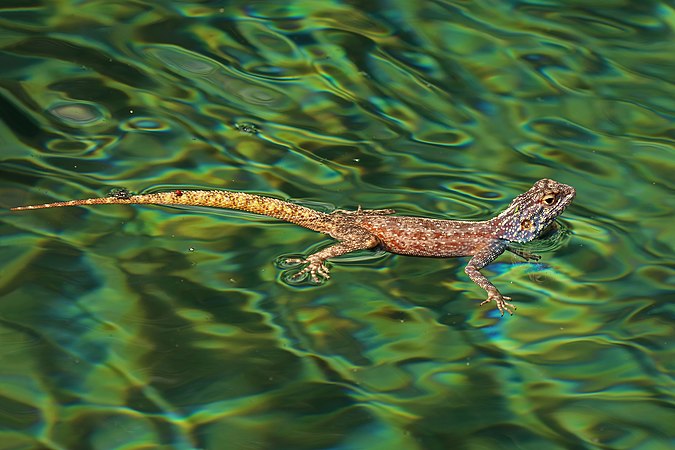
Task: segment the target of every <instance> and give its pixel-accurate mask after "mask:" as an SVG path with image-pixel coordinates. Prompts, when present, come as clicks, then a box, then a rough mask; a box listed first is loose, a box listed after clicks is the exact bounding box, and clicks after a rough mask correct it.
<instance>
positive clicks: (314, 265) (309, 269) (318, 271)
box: [286, 258, 330, 283]
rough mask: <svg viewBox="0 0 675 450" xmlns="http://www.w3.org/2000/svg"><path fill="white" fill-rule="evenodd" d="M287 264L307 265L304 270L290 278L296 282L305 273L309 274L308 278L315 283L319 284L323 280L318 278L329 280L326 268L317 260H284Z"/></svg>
mask: <svg viewBox="0 0 675 450" xmlns="http://www.w3.org/2000/svg"><path fill="white" fill-rule="evenodd" d="M286 263H287V264H307V266H305V268H304V269H302V270H301V271H300V272H298V273H296V274H295V275H293V276H291V278H292V279H294V280H297V279H298V278H300V277H302V276H303V275H305V274H306V273H308V274H309V276H310V277H311V278H312V281H314V282H315V283H321V282H322V281H323V280H322V279H321V278H320V277H323V278H324V279H326V280H327V279H329V278H330V273H329V271H328V267H326V265H325V264H324V262H323V261H322V260H317V259H309V258H308V259H300V258H289V259H287V260H286Z"/></svg>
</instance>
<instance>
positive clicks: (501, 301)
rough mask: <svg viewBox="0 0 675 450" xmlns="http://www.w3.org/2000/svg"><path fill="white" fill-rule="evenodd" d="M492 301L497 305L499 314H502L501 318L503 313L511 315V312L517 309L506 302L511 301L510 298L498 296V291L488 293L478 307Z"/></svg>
mask: <svg viewBox="0 0 675 450" xmlns="http://www.w3.org/2000/svg"><path fill="white" fill-rule="evenodd" d="M493 300H494V302H495V303H496V304H497V309H498V310H499V312H500V313H502V317H503V316H504V311H506V312H508V313H509V314H511V315H513V311H512V310H516V309H517V308H516V305H513V304H511V303H509V302H508V301H507V300H511V297H505V296H503V295H502V294H500V293H499V291H496V292H488V298H487V300H484V301H482V302H481V304H480V305H479V306H483V305H484V304H486V303H490V302H491V301H493Z"/></svg>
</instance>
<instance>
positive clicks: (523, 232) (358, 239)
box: [11, 179, 576, 316]
mask: <svg viewBox="0 0 675 450" xmlns="http://www.w3.org/2000/svg"><path fill="white" fill-rule="evenodd" d="M575 196H576V191H575V189H574V188H573V187H572V186H568V185H566V184H562V183H559V182H557V181H554V180H550V179H541V180H539V181H537V182H536V183H534V185H533V186H532V187H531V188H530V189H529V190H528V191H526V192H525V193H523V194H520V195H518V196H517V197H516V198H514V199H513V200H512V201H511V203H510V204H509V206H508V207H507V208H506V209H505V210H504V211H502V212H501V213H500V214H499V215H497V216H496V217H493V218H492V219H489V220H483V221H464V220H445V219H433V218H425V217H415V216H399V215H395V211H394V210H391V209H374V210H372V209H361V207H359V208H358V209H357V210H355V211H347V210H342V209H336V210H334V211H332V212H330V213H325V212H321V211H317V210H315V209H312V208H308V207H305V206H302V205H299V204H296V203H292V202H289V201H284V200H280V199H277V198H273V197H266V196H262V195H257V194H249V193H246V192H237V191H226V190H173V191H167V192H156V193H149V194H139V195H132V194H130V193H129V192H128V191H126V190H118V191H115V192H112V193H111V194H110V195H109V196H108V197H99V198H90V199H84V200H69V201H61V202H54V203H44V204H39V205H30V206H18V207H14V208H11V210H13V211H23V210H33V209H42V208H55V207H63V206H84V205H101V204H153V205H190V206H207V207H214V208H226V209H234V210H242V211H248V212H252V213H256V214H261V215H265V216H269V217H273V218H276V219H280V220H282V221H285V222H290V223H293V224H296V225H300V226H302V227H305V228H308V229H310V230H313V231H317V232H319V233H323V234H326V235H328V236H330V237H332V238H333V239H335V240H337V242H336V243H334V244H332V245H331V246H329V247H326V248H324V249H322V250H319V251H317V252H315V253H313V254H310V255H308V256H306V257H305V258H290V259H287V260H286V262H287V263H289V264H298V265H304V267H303V268H302V269H301V270H299V271H298V272H297V273H296V274H295V275H294V277H296V278H297V277H303V276H305V277H306V276H309V277H310V278H311V279H312V280H313V281H314V282H316V283H320V282H322V281H323V280H324V279H328V278H330V273H329V269H328V266H327V265H326V261H327V260H328V259H330V258H334V257H336V256H340V255H344V254H346V253H350V252H354V251H357V250H365V249H375V248H379V249H382V250H385V251H387V252H390V253H394V254H399V255H409V256H428V257H440V258H449V257H462V256H470V257H471V258H470V260H469V262H468V263H467V265H466V267H465V269H464V271H465V273H466V274H467V275H468V276H469V278H470V279H471V280H472V281H473V282H474V283H475V284H477V285H478V286H479V287H481V288H482V289H483V290H485V291H486V292H487V299H486V300H485V301H483V302H482V303H480V306H482V305H484V304H486V303H490V302H493V301H494V302H495V304H496V306H497V309H498V310H499V312H500V313H501V315H502V316H503V315H504V312H505V311H506V312H508V313H509V314H511V315H512V314H513V310H515V309H516V307H515V306H514V305H513V304H511V303H509V300H511V298H510V297H506V296H504V295H502V293H501V292H500V291H499V290H498V289H497V287H496V286H495V285H494V284H492V283H491V282H490V281H489V280H488V279H487V278H486V277H485V276H484V275H483V274H482V273H481V272H480V269H482V268H483V267H485V266H486V265H487V264H489V263H491V262H492V261H493V260H495V259H496V258H497V257H498V256H499V255H501V254H502V253H504V252H505V251H510V252H512V253H514V254H516V255H518V256H520V257H522V258H524V259H525V260H538V259H539V256H538V255H534V254H531V253H527V252H524V251H521V250H519V249H516V248H514V247H513V246H512V245H511V244H512V243H525V242H529V241H531V240H533V239H536V238H537V237H539V236H540V235H541V234H542V233H543V232H544V231H545V230H546V229H547V228H548V227H549V226H550V225H551V224H552V223H553V222H554V221H555V219H556V218H557V217H558V216H559V215H560V214H562V212H563V211H564V210H565V208H567V206H569V205H570V203H572V200H574V197H575Z"/></svg>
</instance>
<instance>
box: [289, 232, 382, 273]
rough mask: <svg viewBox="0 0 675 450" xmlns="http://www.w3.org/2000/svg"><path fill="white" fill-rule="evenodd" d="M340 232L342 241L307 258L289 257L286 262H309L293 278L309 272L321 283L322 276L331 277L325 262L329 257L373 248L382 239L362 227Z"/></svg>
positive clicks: (339, 237)
mask: <svg viewBox="0 0 675 450" xmlns="http://www.w3.org/2000/svg"><path fill="white" fill-rule="evenodd" d="M340 234H341V235H340V236H338V239H340V242H338V243H337V244H334V245H331V246H330V247H328V248H324V249H323V250H320V251H318V252H316V253H313V254H311V255H309V256H308V257H307V258H305V259H301V258H290V259H287V260H286V262H287V263H289V264H307V265H306V266H305V267H304V268H303V269H302V270H301V271H300V272H298V273H296V274H295V275H293V277H292V278H294V279H297V278H299V277H301V276H303V275H304V274H306V273H309V275H310V277H311V278H312V280H313V281H314V282H315V283H320V282H321V278H320V277H323V278H325V279H328V278H330V273H329V270H328V267H327V266H326V264H325V262H326V260H327V259H329V258H334V257H336V256H340V255H344V254H345V253H350V252H353V251H356V250H365V249H368V248H373V247H376V246H377V245H378V244H379V243H380V241H379V240H378V239H377V238H376V237H375V236H373V235H372V234H370V233H368V232H367V231H365V230H363V229H361V228H350V229H348V230H344V232H342V233H340Z"/></svg>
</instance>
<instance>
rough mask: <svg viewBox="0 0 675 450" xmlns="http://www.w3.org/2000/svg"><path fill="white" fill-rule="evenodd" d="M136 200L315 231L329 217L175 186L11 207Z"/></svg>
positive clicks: (260, 200) (269, 200)
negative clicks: (234, 213)
mask: <svg viewBox="0 0 675 450" xmlns="http://www.w3.org/2000/svg"><path fill="white" fill-rule="evenodd" d="M138 204H152V205H189V206H209V207H213V208H225V209H236V210H240V211H248V212H252V213H256V214H261V215H264V216H269V217H274V218H276V219H279V220H283V221H285V222H291V223H294V224H296V225H300V226H303V227H305V228H309V229H310V230H314V231H324V230H325V222H326V220H327V217H328V214H326V213H322V212H320V211H315V210H313V209H310V208H306V207H304V206H300V205H296V204H295V203H290V202H287V201H283V200H279V199H276V198H271V197H263V196H261V195H255V194H247V193H245V192H230V191H202V190H189V191H181V190H176V191H171V192H156V193H153V194H141V195H128V196H111V197H99V198H88V199H83V200H69V201H65V202H54V203H43V204H41V205H29V206H17V207H15V208H11V210H12V211H25V210H29V209H44V208H59V207H63V206H83V205H138Z"/></svg>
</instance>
